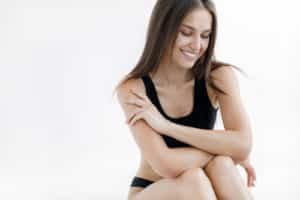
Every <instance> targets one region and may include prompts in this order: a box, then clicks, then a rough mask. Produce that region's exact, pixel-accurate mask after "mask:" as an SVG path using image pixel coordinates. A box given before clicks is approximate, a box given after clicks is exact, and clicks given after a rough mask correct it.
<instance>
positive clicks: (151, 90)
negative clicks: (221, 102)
mask: <svg viewBox="0 0 300 200" xmlns="http://www.w3.org/2000/svg"><path fill="white" fill-rule="evenodd" d="M142 80H143V82H144V85H145V89H146V94H147V96H148V98H149V99H150V101H151V102H152V103H153V104H154V106H156V108H157V109H158V111H159V112H160V113H161V114H162V115H163V116H164V117H165V118H166V119H168V120H170V121H172V122H174V123H178V124H182V125H185V126H192V127H195V128H201V129H213V127H214V124H215V120H216V114H217V111H218V109H219V108H214V107H213V106H212V104H211V102H210V99H209V97H208V94H207V90H206V86H205V80H204V78H202V79H201V80H199V79H197V78H196V77H195V85H194V101H193V110H192V112H191V113H190V114H188V115H185V116H182V117H177V118H174V117H171V116H169V115H167V114H166V113H165V112H164V110H163V108H162V106H161V104H160V102H159V99H158V96H157V90H156V88H155V85H154V83H153V81H152V79H151V77H150V76H149V75H144V76H142ZM161 136H162V137H163V139H164V141H165V142H166V144H167V146H168V147H170V148H175V147H189V146H191V145H189V144H186V143H183V142H181V141H178V140H176V139H175V138H172V137H169V136H166V135H161Z"/></svg>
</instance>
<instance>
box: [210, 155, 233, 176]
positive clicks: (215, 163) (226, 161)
mask: <svg viewBox="0 0 300 200" xmlns="http://www.w3.org/2000/svg"><path fill="white" fill-rule="evenodd" d="M232 167H235V164H234V161H233V160H232V158H231V157H229V156H216V157H214V158H213V159H212V160H211V161H210V162H209V163H208V164H207V166H206V167H205V171H206V172H207V173H210V172H212V171H216V170H222V171H224V170H225V171H226V169H230V168H232Z"/></svg>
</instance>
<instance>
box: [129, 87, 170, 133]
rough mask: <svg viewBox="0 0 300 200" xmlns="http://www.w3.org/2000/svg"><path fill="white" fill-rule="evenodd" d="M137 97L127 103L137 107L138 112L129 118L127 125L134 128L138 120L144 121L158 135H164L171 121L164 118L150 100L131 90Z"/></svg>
mask: <svg viewBox="0 0 300 200" xmlns="http://www.w3.org/2000/svg"><path fill="white" fill-rule="evenodd" d="M130 91H131V93H132V94H133V95H134V96H135V97H136V98H133V99H130V100H129V101H126V102H125V103H127V104H132V105H135V106H136V110H135V111H134V112H133V113H132V114H131V115H130V116H129V118H128V119H127V121H126V122H127V123H128V124H129V125H130V126H132V125H133V124H134V123H135V122H136V121H137V120H139V119H144V120H145V121H146V122H147V123H148V124H149V126H151V127H152V128H153V129H154V130H155V131H157V132H158V133H164V132H165V130H166V129H167V126H168V123H169V121H168V120H167V119H166V118H164V117H163V116H162V115H161V113H160V112H159V111H158V110H157V108H156V107H155V106H154V105H153V104H152V102H151V101H150V99H149V98H148V97H147V96H146V95H144V94H140V93H138V92H137V91H133V90H130Z"/></svg>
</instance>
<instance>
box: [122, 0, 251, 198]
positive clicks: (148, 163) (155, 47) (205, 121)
mask: <svg viewBox="0 0 300 200" xmlns="http://www.w3.org/2000/svg"><path fill="white" fill-rule="evenodd" d="M216 31H217V17H216V10H215V6H214V4H213V2H212V1H211V0H158V1H157V3H156V5H155V7H154V10H153V13H152V16H151V20H150V24H149V29H148V33H147V38H146V44H145V47H144V52H143V54H142V56H141V58H140V60H139V62H138V64H137V65H136V66H135V68H134V69H133V70H132V71H131V72H130V73H129V74H128V75H127V76H125V78H124V79H123V80H122V81H121V82H120V83H119V85H118V86H117V88H116V91H117V96H118V101H119V103H120V105H121V107H122V109H123V111H124V114H125V117H126V119H127V123H128V126H129V128H130V131H131V133H132V135H133V138H134V140H135V142H136V144H137V146H138V148H139V150H140V153H141V162H140V166H139V169H138V172H137V174H136V176H135V177H133V179H132V182H131V185H130V190H129V194H128V200H199V199H201V200H210V199H228V200H248V199H252V197H251V195H250V192H249V190H248V188H247V185H246V184H245V183H244V182H243V180H242V177H241V175H240V174H239V172H238V169H237V167H236V165H237V164H240V165H241V166H242V167H244V168H245V170H246V172H247V175H248V177H247V179H248V187H250V186H253V185H254V181H255V171H254V168H253V167H252V166H251V164H250V162H249V154H250V151H251V146H252V133H251V127H250V122H249V119H248V116H247V113H246V111H245V109H244V107H243V104H242V101H241V97H240V92H239V86H238V81H237V77H236V76H235V73H234V70H233V68H236V69H238V68H237V67H235V66H233V65H230V64H227V63H224V62H220V61H217V60H216V59H215V56H214V46H215V41H216ZM218 110H219V111H220V113H221V116H222V120H223V124H224V130H213V128H214V124H215V120H216V115H217V112H218Z"/></svg>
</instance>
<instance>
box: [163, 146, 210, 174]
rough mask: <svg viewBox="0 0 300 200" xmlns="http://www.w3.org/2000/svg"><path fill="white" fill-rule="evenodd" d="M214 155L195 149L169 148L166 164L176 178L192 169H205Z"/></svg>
mask: <svg viewBox="0 0 300 200" xmlns="http://www.w3.org/2000/svg"><path fill="white" fill-rule="evenodd" d="M213 157H214V155H212V154H210V153H207V152H205V151H202V150H199V149H196V148H194V147H181V148H169V149H168V151H167V152H166V157H165V158H166V159H167V161H166V163H168V165H169V169H170V170H171V171H172V174H173V176H174V177H176V176H178V175H180V174H181V173H182V172H184V171H186V170H187V169H191V168H197V167H200V168H203V167H204V166H205V165H206V164H207V163H208V162H209V161H210V160H211V159H212V158H213Z"/></svg>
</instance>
